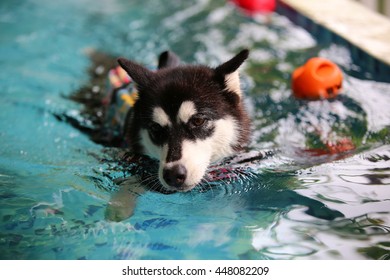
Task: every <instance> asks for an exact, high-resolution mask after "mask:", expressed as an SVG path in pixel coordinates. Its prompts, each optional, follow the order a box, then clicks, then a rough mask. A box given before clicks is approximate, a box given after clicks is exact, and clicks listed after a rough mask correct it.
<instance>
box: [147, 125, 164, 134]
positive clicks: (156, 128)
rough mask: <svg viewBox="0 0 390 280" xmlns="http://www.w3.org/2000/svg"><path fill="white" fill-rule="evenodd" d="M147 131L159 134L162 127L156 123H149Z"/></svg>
mask: <svg viewBox="0 0 390 280" xmlns="http://www.w3.org/2000/svg"><path fill="white" fill-rule="evenodd" d="M148 129H149V132H150V133H152V134H159V133H161V132H162V127H161V125H159V124H158V123H151V124H150V125H149V127H148Z"/></svg>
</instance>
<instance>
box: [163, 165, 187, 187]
mask: <svg viewBox="0 0 390 280" xmlns="http://www.w3.org/2000/svg"><path fill="white" fill-rule="evenodd" d="M162 175H163V176H162V177H163V179H164V181H165V183H166V184H167V185H168V186H170V187H171V188H173V189H175V190H178V191H183V190H185V189H186V188H187V186H186V185H185V181H186V179H187V169H186V168H185V167H184V165H182V164H176V165H174V166H172V167H170V168H164V170H163V174H162Z"/></svg>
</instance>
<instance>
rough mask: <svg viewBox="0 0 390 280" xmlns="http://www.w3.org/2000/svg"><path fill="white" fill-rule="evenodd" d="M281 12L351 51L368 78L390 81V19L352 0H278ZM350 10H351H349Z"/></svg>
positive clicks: (326, 41)
mask: <svg viewBox="0 0 390 280" xmlns="http://www.w3.org/2000/svg"><path fill="white" fill-rule="evenodd" d="M277 11H278V13H280V14H282V15H285V16H287V17H288V18H289V19H290V20H291V21H293V22H294V23H295V24H297V25H299V26H301V27H303V28H305V29H306V30H308V31H309V32H310V33H311V34H312V35H313V36H314V37H315V38H316V39H317V41H319V42H320V43H324V44H331V43H336V44H341V45H344V46H346V47H347V48H348V49H350V51H351V58H352V60H353V63H354V64H356V65H357V66H359V67H360V68H361V69H364V70H365V71H366V72H365V73H364V75H363V76H364V78H368V79H373V80H377V81H384V82H390V20H389V19H387V18H386V17H384V16H382V15H380V14H377V13H375V12H373V11H371V10H369V9H367V8H366V7H364V6H363V5H361V4H359V3H356V2H352V1H351V0H327V1H321V0H278V10H277ZM345 11H348V12H345Z"/></svg>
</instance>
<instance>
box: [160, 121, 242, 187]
mask: <svg viewBox="0 0 390 280" xmlns="http://www.w3.org/2000/svg"><path fill="white" fill-rule="evenodd" d="M214 125H215V131H214V133H213V135H212V136H211V137H209V138H207V139H204V140H197V141H190V140H184V141H183V143H182V157H181V159H179V160H177V161H174V162H168V163H166V162H165V158H166V153H167V151H168V147H163V151H162V153H161V162H160V169H159V177H160V181H161V182H162V184H163V185H164V187H165V188H166V189H168V190H171V189H173V188H172V187H170V186H168V185H167V184H166V183H164V180H163V176H162V174H163V170H164V169H165V168H168V169H169V168H172V167H173V166H175V165H177V164H181V165H183V166H184V167H185V168H186V170H187V178H186V180H185V182H184V185H185V186H186V187H185V189H184V190H183V191H189V190H191V189H192V188H194V187H195V186H196V185H197V184H199V183H200V182H201V180H202V178H203V177H204V175H205V173H206V170H207V167H208V166H209V164H210V163H211V162H213V161H216V160H219V159H221V158H223V157H226V156H229V155H232V154H233V152H234V150H233V148H232V146H234V145H235V144H236V143H237V140H238V135H237V123H236V121H234V119H233V118H231V117H226V118H223V119H220V120H217V121H215V122H214Z"/></svg>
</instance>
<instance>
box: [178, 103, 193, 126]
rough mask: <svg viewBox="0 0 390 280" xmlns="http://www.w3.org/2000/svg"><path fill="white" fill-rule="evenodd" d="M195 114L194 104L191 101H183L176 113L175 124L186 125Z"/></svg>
mask: <svg viewBox="0 0 390 280" xmlns="http://www.w3.org/2000/svg"><path fill="white" fill-rule="evenodd" d="M196 113H197V111H196V108H195V104H194V102H192V101H184V102H183V103H182V104H181V105H180V108H179V112H178V113H177V122H178V123H180V122H183V123H187V122H188V121H189V119H190V118H191V117H192V116H193V115H195V114H196Z"/></svg>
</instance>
